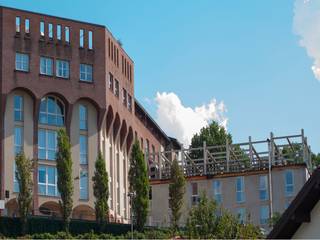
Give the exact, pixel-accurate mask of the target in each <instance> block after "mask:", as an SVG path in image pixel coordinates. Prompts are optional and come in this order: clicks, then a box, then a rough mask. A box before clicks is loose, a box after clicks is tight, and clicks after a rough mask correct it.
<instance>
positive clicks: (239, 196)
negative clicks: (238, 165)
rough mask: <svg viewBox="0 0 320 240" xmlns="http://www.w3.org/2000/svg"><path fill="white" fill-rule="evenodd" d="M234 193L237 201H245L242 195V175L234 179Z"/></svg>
mask: <svg viewBox="0 0 320 240" xmlns="http://www.w3.org/2000/svg"><path fill="white" fill-rule="evenodd" d="M236 195H237V202H238V203H242V202H244V201H245V196H244V177H243V176H241V177H237V179H236Z"/></svg>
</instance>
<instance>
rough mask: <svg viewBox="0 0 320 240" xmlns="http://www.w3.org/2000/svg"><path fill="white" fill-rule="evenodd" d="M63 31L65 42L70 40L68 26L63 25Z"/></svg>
mask: <svg viewBox="0 0 320 240" xmlns="http://www.w3.org/2000/svg"><path fill="white" fill-rule="evenodd" d="M64 31H65V34H64V35H65V41H66V42H70V38H69V27H65V28H64Z"/></svg>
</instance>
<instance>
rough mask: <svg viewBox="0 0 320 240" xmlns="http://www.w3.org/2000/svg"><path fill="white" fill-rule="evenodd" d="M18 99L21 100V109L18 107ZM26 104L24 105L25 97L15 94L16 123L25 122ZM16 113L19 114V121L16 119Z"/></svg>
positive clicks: (14, 117) (14, 115) (14, 113)
mask: <svg viewBox="0 0 320 240" xmlns="http://www.w3.org/2000/svg"><path fill="white" fill-rule="evenodd" d="M16 99H19V105H20V106H19V108H17V106H16ZM23 108H24V103H23V96H21V95H19V94H15V95H14V96H13V119H14V121H15V122H23V121H24V117H23V115H24V109H23ZM16 113H19V116H20V117H19V119H18V118H16Z"/></svg>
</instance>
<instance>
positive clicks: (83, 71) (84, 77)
mask: <svg viewBox="0 0 320 240" xmlns="http://www.w3.org/2000/svg"><path fill="white" fill-rule="evenodd" d="M80 80H81V81H85V82H92V65H88V64H80Z"/></svg>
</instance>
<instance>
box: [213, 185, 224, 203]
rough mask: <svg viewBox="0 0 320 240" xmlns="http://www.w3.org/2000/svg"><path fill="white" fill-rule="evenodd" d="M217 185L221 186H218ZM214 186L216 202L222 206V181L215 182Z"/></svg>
mask: <svg viewBox="0 0 320 240" xmlns="http://www.w3.org/2000/svg"><path fill="white" fill-rule="evenodd" d="M217 184H218V185H219V186H217ZM212 185H213V196H214V200H215V201H216V202H217V203H218V204H221V203H222V183H221V180H213V183H212Z"/></svg>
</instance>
